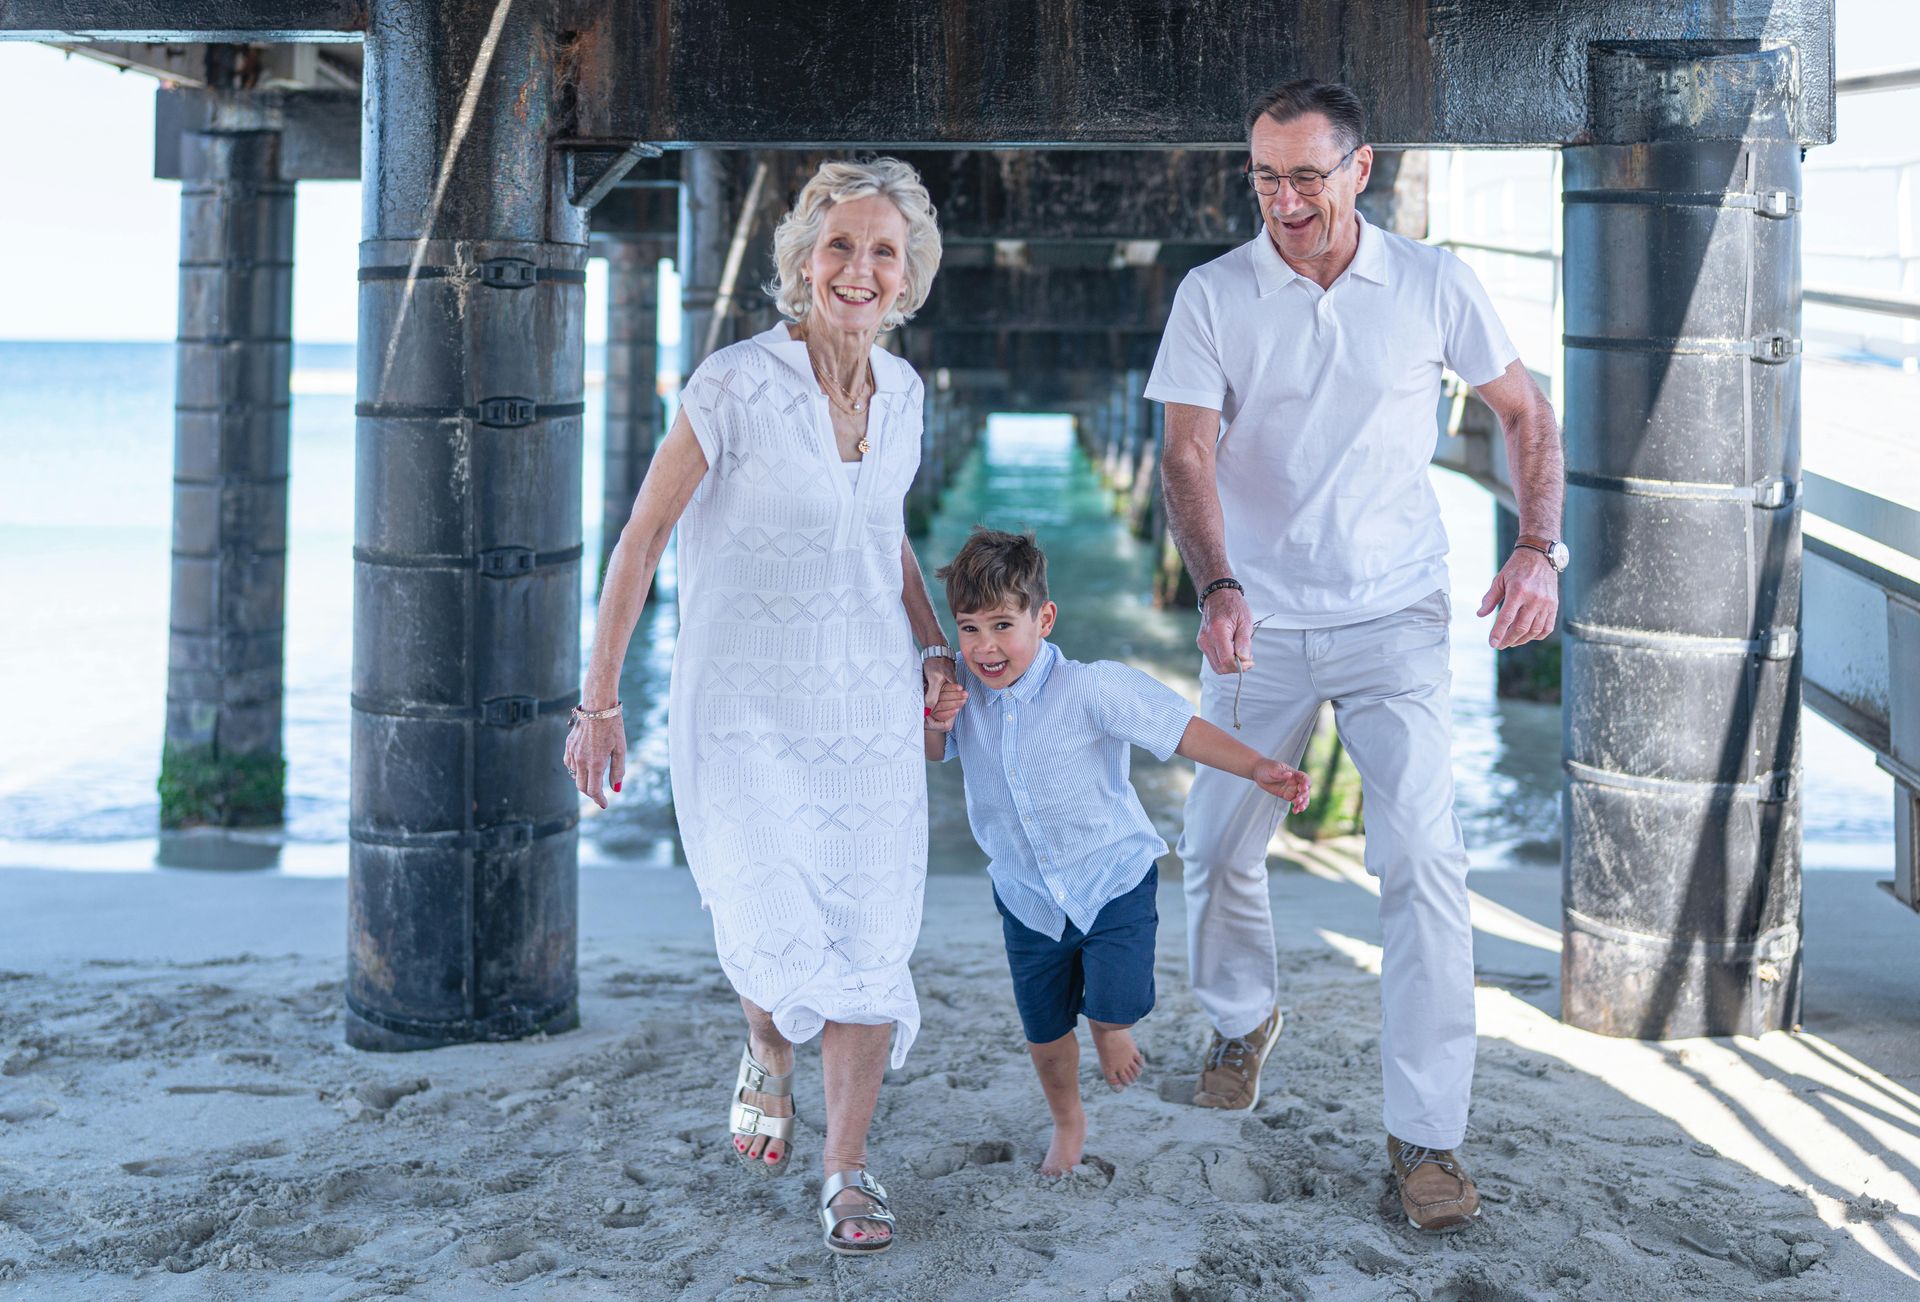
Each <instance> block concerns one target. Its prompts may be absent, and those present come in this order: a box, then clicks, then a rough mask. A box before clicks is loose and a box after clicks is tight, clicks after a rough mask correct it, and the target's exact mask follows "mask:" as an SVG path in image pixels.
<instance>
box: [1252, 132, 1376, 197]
mask: <svg viewBox="0 0 1920 1302" xmlns="http://www.w3.org/2000/svg"><path fill="white" fill-rule="evenodd" d="M1359 148H1360V146H1359V145H1355V146H1354V147H1353V149H1349V150H1348V151H1347V152H1346V153H1344V154H1342V155H1340V161H1339V162H1337V163H1335V164H1334V165H1333V166H1332V167H1329V168H1328V169H1327V170H1326V171H1324V172H1321V171H1316V170H1315V169H1313V168H1311V167H1296V168H1294V169H1293V170H1292V171H1291V172H1276V171H1274V170H1273V169H1272V168H1270V167H1254V166H1253V165H1252V164H1251V163H1249V164H1248V165H1247V166H1246V167H1243V168H1241V169H1240V170H1241V173H1242V174H1243V175H1244V176H1245V177H1246V178H1247V184H1248V185H1250V186H1252V187H1253V192H1254V193H1255V194H1263V195H1275V194H1279V193H1280V182H1281V181H1285V182H1286V183H1287V184H1289V185H1291V186H1292V187H1293V192H1294V193H1295V194H1297V195H1299V196H1300V197H1301V198H1302V199H1311V198H1313V196H1314V195H1316V194H1319V193H1320V192H1321V191H1322V190H1324V189H1326V188H1327V178H1328V177H1330V176H1332V175H1333V174H1334V173H1335V172H1337V171H1339V170H1340V169H1341V168H1343V167H1345V166H1346V165H1347V160H1348V159H1350V158H1352V157H1353V155H1354V151H1355V150H1357V149H1359Z"/></svg>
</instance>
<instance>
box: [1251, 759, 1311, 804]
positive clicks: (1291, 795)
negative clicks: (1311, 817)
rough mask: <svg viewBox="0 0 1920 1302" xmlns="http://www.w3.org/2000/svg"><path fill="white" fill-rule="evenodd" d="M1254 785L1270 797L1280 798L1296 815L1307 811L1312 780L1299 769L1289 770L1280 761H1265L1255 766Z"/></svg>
mask: <svg viewBox="0 0 1920 1302" xmlns="http://www.w3.org/2000/svg"><path fill="white" fill-rule="evenodd" d="M1253 784H1254V785H1255V786H1257V787H1259V788H1260V789H1261V790H1262V791H1264V792H1266V793H1267V794H1268V795H1270V796H1278V797H1280V799H1282V800H1284V801H1286V802H1287V807H1288V808H1289V809H1291V810H1293V812H1294V813H1296V814H1304V813H1305V812H1306V810H1307V796H1308V794H1309V789H1310V788H1311V787H1312V785H1313V781H1312V779H1310V778H1309V777H1307V775H1306V774H1304V773H1302V772H1301V771H1300V770H1299V769H1291V768H1288V767H1287V766H1286V765H1285V764H1282V763H1281V762H1280V761H1279V760H1272V759H1263V760H1261V761H1260V762H1259V763H1258V764H1256V765H1254V766H1253Z"/></svg>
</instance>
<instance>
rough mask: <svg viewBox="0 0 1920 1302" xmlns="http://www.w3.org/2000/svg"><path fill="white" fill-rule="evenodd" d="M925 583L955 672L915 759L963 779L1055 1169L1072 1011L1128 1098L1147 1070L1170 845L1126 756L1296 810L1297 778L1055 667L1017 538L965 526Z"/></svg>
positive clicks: (1181, 709) (1103, 673) (1069, 1117)
mask: <svg viewBox="0 0 1920 1302" xmlns="http://www.w3.org/2000/svg"><path fill="white" fill-rule="evenodd" d="M934 577H935V578H938V579H940V580H942V581H943V582H944V583H945V584H946V591H947V605H948V607H949V608H950V609H951V610H952V611H953V617H954V620H955V622H956V624H957V625H958V629H959V634H960V663H961V665H962V669H961V683H960V684H950V685H948V687H947V688H946V689H945V690H944V691H943V692H942V694H941V696H940V698H939V701H938V703H937V704H936V706H935V708H934V709H933V711H932V712H931V716H930V718H929V719H928V727H927V734H926V743H927V758H928V759H932V760H949V759H954V758H956V757H958V758H959V760H960V762H961V765H962V766H963V767H964V769H965V770H966V787H967V818H968V820H969V821H970V822H971V823H972V825H973V835H974V839H975V840H977V841H978V842H979V843H980V847H981V848H982V849H983V850H985V851H986V852H987V854H988V855H989V856H990V857H991V860H992V862H991V863H990V864H989V866H988V869H987V871H988V872H989V873H990V874H991V875H992V877H993V898H994V904H995V905H996V906H997V907H998V908H999V910H1000V917H1001V928H1002V930H1003V932H1004V933H1005V935H1006V941H1007V965H1008V967H1010V968H1011V969H1012V972H1013V996H1014V1003H1015V1004H1016V1005H1017V1006H1018V1007H1019V1010H1020V1022H1021V1025H1022V1027H1023V1028H1024V1029H1025V1032H1026V1036H1027V1041H1028V1043H1027V1051H1028V1052H1029V1053H1030V1054H1032V1055H1033V1066H1034V1070H1035V1071H1036V1072H1038V1073H1039V1076H1040V1088H1041V1089H1042V1090H1044V1091H1045V1093H1046V1096H1047V1107H1048V1109H1049V1110H1050V1111H1051V1112H1052V1113H1053V1142H1052V1144H1051V1145H1050V1146H1049V1147H1048V1149H1047V1156H1046V1160H1045V1161H1044V1162H1042V1163H1041V1165H1040V1170H1041V1173H1042V1174H1044V1175H1065V1174H1066V1173H1067V1172H1069V1171H1071V1170H1072V1169H1073V1168H1074V1167H1075V1166H1076V1165H1078V1164H1079V1162H1080V1158H1081V1156H1082V1151H1083V1149H1084V1146H1085V1143H1086V1137H1087V1118H1086V1113H1085V1112H1084V1111H1083V1110H1082V1108H1081V1106H1080V1044H1079V1041H1078V1040H1077V1039H1076V1038H1075V1036H1074V1028H1075V1026H1076V1025H1077V1024H1078V1021H1079V1017H1080V1014H1082V1013H1085V1014H1086V1017H1087V1021H1088V1024H1089V1026H1090V1028H1091V1030H1092V1032H1093V1047H1094V1051H1095V1052H1096V1053H1097V1054H1099V1056H1100V1070H1101V1073H1102V1074H1103V1075H1104V1076H1105V1077H1106V1078H1107V1084H1109V1085H1111V1086H1112V1087H1113V1088H1114V1089H1116V1090H1119V1089H1125V1088H1126V1087H1127V1086H1129V1085H1131V1084H1133V1082H1134V1081H1135V1080H1137V1079H1139V1076H1140V1070H1141V1068H1142V1067H1143V1066H1144V1065H1145V1064H1144V1060H1143V1059H1142V1058H1141V1056H1140V1051H1139V1049H1138V1048H1136V1047H1135V1045H1134V1042H1133V1032H1132V1030H1131V1029H1130V1028H1131V1027H1132V1026H1133V1024H1134V1023H1135V1022H1137V1021H1139V1020H1140V1019H1141V1018H1142V1017H1145V1016H1146V1015H1147V1012H1148V1011H1149V1010H1150V1009H1151V1008H1152V1007H1153V941H1154V930H1155V927H1156V925H1157V924H1158V922H1159V911H1158V909H1157V908H1156V907H1155V901H1154V893H1155V888H1156V887H1157V886H1158V885H1159V880H1160V877H1159V870H1158V868H1157V866H1156V865H1155V862H1154V861H1155V860H1156V859H1158V858H1159V857H1160V856H1161V855H1163V854H1165V853H1167V843H1166V842H1165V841H1163V840H1161V839H1160V837H1159V836H1158V835H1157V834H1156V833H1155V832H1154V830H1153V824H1152V822H1151V821H1149V820H1148V818H1147V814H1146V811H1145V810H1144V809H1142V808H1141V807H1140V798H1139V797H1138V796H1137V795H1135V794H1134V790H1133V786H1132V784H1131V783H1130V782H1129V781H1128V780H1127V767H1128V761H1129V758H1130V751H1129V747H1130V746H1139V747H1142V748H1143V749H1145V750H1149V751H1151V752H1153V754H1155V755H1157V756H1159V757H1160V758H1161V759H1163V760H1164V759H1166V758H1167V756H1169V755H1171V754H1174V753H1176V752H1177V753H1179V754H1181V755H1184V756H1186V757H1187V758H1188V759H1191V760H1194V761H1195V762H1197V763H1200V764H1207V765H1211V766H1212V767H1214V768H1218V769H1224V770H1226V771H1227V772H1229V773H1237V774H1239V775H1240V776H1241V777H1244V778H1248V779H1250V780H1251V781H1253V782H1255V783H1257V784H1258V785H1259V786H1260V788H1261V789H1262V790H1264V791H1267V792H1269V793H1270V794H1272V795H1274V796H1276V797H1278V798H1279V799H1281V800H1285V801H1287V802H1288V803H1289V804H1290V805H1291V806H1292V808H1293V809H1294V811H1295V812H1296V813H1297V812H1299V811H1300V810H1302V809H1304V808H1305V807H1306V802H1307V776H1306V774H1304V773H1301V772H1300V771H1298V770H1297V769H1291V768H1288V767H1287V766H1286V765H1284V764H1281V763H1279V762H1278V761H1276V760H1271V759H1267V758H1266V757H1264V756H1262V755H1260V754H1259V753H1257V752H1256V751H1254V750H1253V749H1252V748H1250V747H1248V746H1245V745H1242V744H1241V743H1240V742H1237V741H1235V740H1234V739H1233V738H1232V737H1229V736H1228V735H1227V734H1226V733H1224V732H1222V731H1221V730H1220V729H1218V728H1216V727H1214V726H1213V725H1212V724H1210V723H1208V722H1207V721H1206V720H1204V719H1199V718H1195V717H1194V712H1193V707H1192V706H1191V705H1189V704H1187V702H1186V700H1185V699H1184V698H1183V697H1181V696H1180V694H1179V693H1177V692H1175V691H1174V690H1173V689H1172V688H1170V687H1167V686H1166V685H1164V684H1162V683H1160V682H1157V681H1155V680H1154V679H1152V678H1150V677H1148V676H1147V675H1146V674H1143V673H1141V672H1140V671H1139V670H1137V669H1132V668H1129V667H1128V666H1126V665H1123V664H1119V663H1117V662H1115V661H1112V660H1099V661H1095V662H1094V663H1092V664H1082V663H1080V662H1079V661H1076V660H1068V659H1067V658H1065V657H1064V656H1062V655H1061V654H1060V652H1059V651H1058V650H1056V649H1055V648H1054V646H1053V644H1052V643H1051V642H1048V641H1047V640H1046V639H1047V634H1049V633H1050V632H1052V631H1053V626H1054V620H1055V617H1056V615H1057V611H1056V609H1055V607H1054V604H1053V602H1051V601H1049V600H1048V599H1047V559H1046V557H1045V555H1043V554H1042V553H1041V551H1040V548H1039V546H1038V545H1037V544H1036V543H1035V542H1034V539H1033V536H1032V535H1031V534H1026V535H1021V534H1010V533H1001V532H997V531H995V530H991V529H985V528H975V529H974V531H973V535H972V536H971V537H970V538H968V539H967V542H966V545H965V546H964V547H962V548H961V549H960V551H959V554H958V555H956V556H955V557H954V558H953V561H952V563H951V564H949V565H946V566H944V567H942V568H941V569H940V570H938V571H937V572H936V573H935V576H934Z"/></svg>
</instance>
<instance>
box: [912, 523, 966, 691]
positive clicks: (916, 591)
mask: <svg viewBox="0 0 1920 1302" xmlns="http://www.w3.org/2000/svg"><path fill="white" fill-rule="evenodd" d="M900 603H901V604H902V605H903V606H905V607H906V608H907V624H908V625H909V626H910V627H911V628H912V629H913V640H914V641H915V642H918V643H919V644H920V645H921V646H923V647H927V646H945V645H948V643H947V635H946V634H945V633H943V632H941V631H940V617H939V616H938V615H936V614H934V613H933V597H932V595H931V594H930V593H929V592H928V591H927V577H926V575H924V574H922V573H921V572H920V558H919V557H918V556H915V555H914V554H913V544H912V543H910V542H908V541H907V540H906V539H905V538H902V539H901V540H900ZM954 680H955V679H954V664H953V660H952V658H951V657H948V656H935V657H933V658H932V659H931V660H923V661H921V662H920V686H921V688H922V689H923V690H924V693H925V696H926V706H927V708H928V709H932V708H933V707H934V706H935V705H937V704H938V703H939V701H940V687H941V684H943V683H951V682H953V681H954Z"/></svg>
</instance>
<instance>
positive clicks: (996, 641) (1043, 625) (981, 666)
mask: <svg viewBox="0 0 1920 1302" xmlns="http://www.w3.org/2000/svg"><path fill="white" fill-rule="evenodd" d="M1057 613H1058V612H1057V611H1056V610H1055V609H1054V605H1053V603H1052V602H1051V601H1047V602H1042V603H1041V605H1040V608H1039V609H1038V610H1021V609H1020V608H1019V607H1018V606H1015V605H1013V604H1011V603H1003V604H1001V605H998V606H995V607H994V608H993V609H992V610H977V611H958V610H956V611H955V612H954V613H953V620H954V623H955V624H956V625H958V627H959V629H960V658H961V659H962V660H965V661H966V662H967V667H968V668H969V669H971V670H973V672H974V674H975V675H976V676H978V677H979V679H980V681H981V682H983V683H985V684H986V685H987V686H988V687H992V688H996V689H998V688H1001V687H1006V686H1008V685H1009V684H1012V683H1016V682H1018V681H1019V680H1020V675H1021V674H1024V673H1026V672H1027V667H1028V666H1029V665H1031V664H1032V663H1033V658H1034V657H1035V656H1037V655H1039V654H1040V642H1041V639H1043V638H1045V637H1046V635H1047V634H1049V633H1051V632H1052V631H1053V620H1054V616H1055V615H1056V614H1057Z"/></svg>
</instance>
